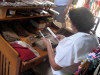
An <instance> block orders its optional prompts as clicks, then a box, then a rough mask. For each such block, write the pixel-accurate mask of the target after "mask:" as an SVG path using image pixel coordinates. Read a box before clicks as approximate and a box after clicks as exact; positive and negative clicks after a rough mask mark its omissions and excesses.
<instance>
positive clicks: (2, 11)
mask: <svg viewBox="0 0 100 75" xmlns="http://www.w3.org/2000/svg"><path fill="white" fill-rule="evenodd" d="M8 9H14V10H21V9H23V10H26V9H27V10H28V9H49V7H45V8H42V7H2V6H0V21H1V22H2V21H10V20H22V19H30V18H36V17H45V16H52V15H51V14H49V15H38V16H28V17H18V16H17V17H11V18H7V17H6V13H7V10H8ZM32 35H33V34H32ZM1 38H3V37H2V36H0V49H3V48H2V47H5V48H6V47H7V48H6V50H10V51H9V53H10V52H14V53H15V55H16V56H17V58H18V59H20V58H19V55H18V53H17V52H16V51H15V50H14V49H13V48H12V47H11V46H10V45H9V43H8V42H6V41H5V40H4V39H1ZM21 40H22V41H25V40H26V38H24V37H21ZM4 41H5V43H6V44H2V43H3V42H4ZM8 48H9V49H8ZM33 48H34V49H35V50H36V51H37V52H38V53H39V55H40V57H37V58H34V59H31V60H29V61H26V62H23V61H21V60H18V62H20V66H19V70H20V72H23V71H26V70H28V69H30V68H32V67H34V66H36V65H37V64H39V63H41V62H43V61H45V59H47V51H43V50H40V49H39V48H38V47H33ZM1 51H2V50H1ZM9 53H8V54H7V55H9ZM9 56H10V58H11V59H12V58H14V57H13V56H12V57H11V55H9ZM12 61H15V60H13V59H12ZM11 64H12V63H11ZM16 64H17V63H16ZM1 65H2V64H1ZM16 68H17V67H16ZM17 70H18V69H17Z"/></svg>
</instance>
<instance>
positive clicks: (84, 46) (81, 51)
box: [53, 32, 98, 75]
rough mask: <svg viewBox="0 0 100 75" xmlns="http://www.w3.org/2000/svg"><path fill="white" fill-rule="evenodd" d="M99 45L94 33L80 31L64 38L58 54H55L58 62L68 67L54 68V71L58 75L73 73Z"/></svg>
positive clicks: (70, 74) (58, 47)
mask: <svg viewBox="0 0 100 75" xmlns="http://www.w3.org/2000/svg"><path fill="white" fill-rule="evenodd" d="M97 47H98V41H97V37H96V36H95V35H94V34H91V35H90V34H87V33H83V32H78V33H76V34H74V35H72V36H70V37H66V38H64V39H63V40H61V41H60V42H59V45H58V46H57V48H56V53H57V56H55V60H56V62H57V64H59V65H62V64H63V66H66V68H62V69H61V70H58V71H54V70H53V72H54V73H55V74H57V75H72V74H73V73H74V72H75V71H76V70H77V68H78V66H79V64H80V62H81V61H82V60H84V59H85V58H86V57H87V56H88V54H89V53H90V52H91V51H92V50H94V49H96V48H97ZM60 51H61V52H60ZM63 52H64V53H63ZM63 57H64V58H63ZM57 58H59V59H57ZM62 59H63V60H62ZM59 60H60V61H59ZM65 62H66V63H65Z"/></svg>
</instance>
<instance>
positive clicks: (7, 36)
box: [2, 31, 20, 42]
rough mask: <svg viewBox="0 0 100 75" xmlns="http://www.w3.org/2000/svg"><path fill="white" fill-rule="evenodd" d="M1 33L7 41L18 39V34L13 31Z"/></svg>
mask: <svg viewBox="0 0 100 75" xmlns="http://www.w3.org/2000/svg"><path fill="white" fill-rule="evenodd" d="M2 35H3V37H4V38H5V39H6V40H7V41H10V42H12V41H17V40H20V38H19V37H18V35H17V34H16V33H14V32H13V31H2Z"/></svg>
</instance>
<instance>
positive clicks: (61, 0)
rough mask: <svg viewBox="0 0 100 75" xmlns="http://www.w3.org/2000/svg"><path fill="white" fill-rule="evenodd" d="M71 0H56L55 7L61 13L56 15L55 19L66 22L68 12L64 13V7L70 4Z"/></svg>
mask: <svg viewBox="0 0 100 75" xmlns="http://www.w3.org/2000/svg"><path fill="white" fill-rule="evenodd" d="M68 1H69V0H54V3H55V5H57V8H54V10H56V11H57V12H59V15H58V16H56V15H54V17H53V18H54V20H57V21H58V22H61V23H64V22H65V17H66V14H64V9H65V8H66V6H67V5H68Z"/></svg>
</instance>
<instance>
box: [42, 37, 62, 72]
mask: <svg viewBox="0 0 100 75" xmlns="http://www.w3.org/2000/svg"><path fill="white" fill-rule="evenodd" d="M42 40H43V42H44V44H45V46H46V47H47V51H48V57H49V62H50V65H51V66H52V68H53V69H54V70H59V69H61V68H62V67H60V66H59V65H57V64H56V63H55V60H54V59H55V53H54V51H53V48H52V45H51V43H50V40H48V39H46V38H42Z"/></svg>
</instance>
